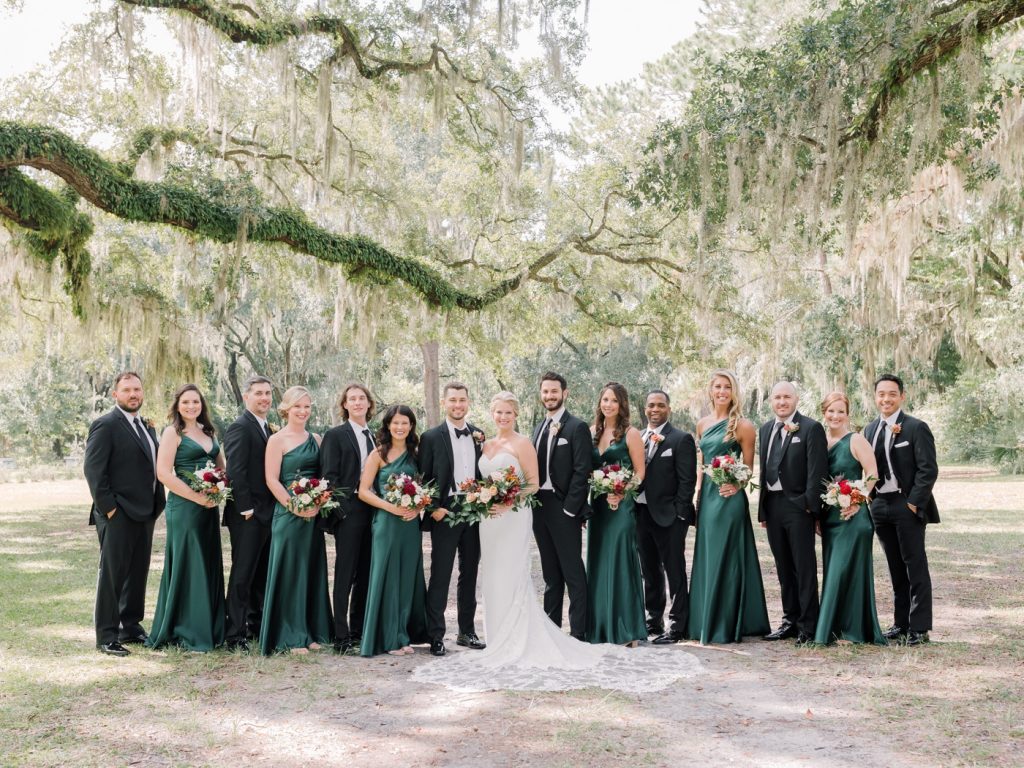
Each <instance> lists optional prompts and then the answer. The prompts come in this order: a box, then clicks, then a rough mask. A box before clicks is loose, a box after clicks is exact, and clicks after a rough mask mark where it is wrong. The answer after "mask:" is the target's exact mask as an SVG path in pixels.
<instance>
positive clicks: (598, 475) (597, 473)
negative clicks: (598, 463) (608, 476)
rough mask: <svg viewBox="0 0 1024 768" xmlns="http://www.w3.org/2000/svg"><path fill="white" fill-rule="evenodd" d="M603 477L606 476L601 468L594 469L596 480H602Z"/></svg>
mask: <svg viewBox="0 0 1024 768" xmlns="http://www.w3.org/2000/svg"><path fill="white" fill-rule="evenodd" d="M603 478H604V472H602V471H601V470H600V469H595V470H594V479H595V480H601V479H603Z"/></svg>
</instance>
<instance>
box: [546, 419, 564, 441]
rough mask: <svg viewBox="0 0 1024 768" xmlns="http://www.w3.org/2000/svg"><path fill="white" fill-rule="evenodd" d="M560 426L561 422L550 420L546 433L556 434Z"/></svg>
mask: <svg viewBox="0 0 1024 768" xmlns="http://www.w3.org/2000/svg"><path fill="white" fill-rule="evenodd" d="M561 428H562V422H560V421H552V422H551V426H550V427H548V433H549V434H550V435H551V436H552V437H553V436H555V435H557V434H558V431H559V430H560V429H561Z"/></svg>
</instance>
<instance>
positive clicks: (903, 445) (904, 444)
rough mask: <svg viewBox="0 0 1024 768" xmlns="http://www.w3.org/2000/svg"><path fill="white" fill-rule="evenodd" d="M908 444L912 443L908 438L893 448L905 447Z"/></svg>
mask: <svg viewBox="0 0 1024 768" xmlns="http://www.w3.org/2000/svg"><path fill="white" fill-rule="evenodd" d="M908 445H910V443H909V442H908V441H907V440H904V441H903V442H902V443H896V445H894V446H893V448H905V447H906V446H908Z"/></svg>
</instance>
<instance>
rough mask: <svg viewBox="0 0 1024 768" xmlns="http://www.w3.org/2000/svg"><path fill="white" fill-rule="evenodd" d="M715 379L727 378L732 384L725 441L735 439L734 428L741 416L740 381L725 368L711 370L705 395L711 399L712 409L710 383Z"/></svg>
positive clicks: (712, 401)
mask: <svg viewBox="0 0 1024 768" xmlns="http://www.w3.org/2000/svg"><path fill="white" fill-rule="evenodd" d="M715 379H728V381H729V384H730V385H731V386H732V402H730V403H729V415H728V419H729V421H728V422H727V423H726V425H725V438H724V440H725V442H727V443H728V442H731V441H733V440H735V439H736V428H737V427H739V424H740V419H742V418H743V398H742V397H741V396H740V383H739V382H738V381H737V380H736V374H735V373H733V372H732V371H727V370H726V369H725V368H719V369H718V370H717V371H712V372H711V378H710V379H708V389H707V395H708V400H710V401H711V408H712V410H714V407H715V401H714V399H713V398H712V397H711V385H712V384H714V383H715Z"/></svg>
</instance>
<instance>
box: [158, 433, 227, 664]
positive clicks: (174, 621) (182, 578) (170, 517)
mask: <svg viewBox="0 0 1024 768" xmlns="http://www.w3.org/2000/svg"><path fill="white" fill-rule="evenodd" d="M219 453H220V446H219V445H217V441H216V440H214V441H213V446H212V447H211V448H210V450H209V451H207V450H205V449H204V448H203V447H202V446H201V445H199V443H197V442H196V441H194V440H193V439H192V438H190V437H188V435H182V436H181V442H180V443H179V444H178V450H177V451H176V452H175V454H174V473H175V474H176V475H177V476H178V477H179V478H181V479H182V480H184V481H185V482H186V483H188V479H187V477H186V475H185V473H186V472H195V471H196V470H197V469H199V468H201V467H204V466H206V462H207V461H214V460H215V459H216V458H217V455H218V454H219ZM164 512H165V517H164V519H165V520H166V521H167V546H166V549H165V550H164V570H163V574H162V575H161V576H160V593H159V594H158V595H157V598H156V614H155V615H154V616H153V628H152V631H151V632H150V633H149V639H148V640H147V641H146V645H148V646H149V647H151V648H160V647H162V646H165V645H176V646H180V647H182V648H187V649H188V650H190V651H211V650H213V649H214V648H216V647H217V646H218V645H223V643H224V621H225V608H224V561H223V559H222V555H221V548H220V513H219V509H218V508H217V507H203V506H200V505H199V504H196V503H195V502H194V501H189V500H188V499H183V498H182V497H181V496H178V495H177V494H176V493H173V492H172V493H169V494H167V507H166V509H165V510H164Z"/></svg>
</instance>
